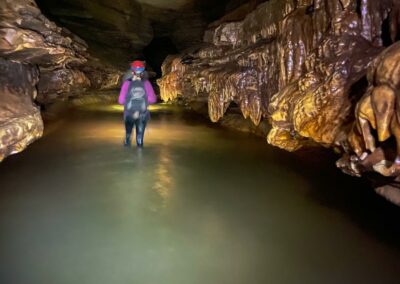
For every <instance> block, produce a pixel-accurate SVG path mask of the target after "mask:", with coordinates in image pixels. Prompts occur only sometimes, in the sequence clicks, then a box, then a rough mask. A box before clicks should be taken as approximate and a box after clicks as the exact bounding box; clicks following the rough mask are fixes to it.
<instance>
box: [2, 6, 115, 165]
mask: <svg viewBox="0 0 400 284" xmlns="http://www.w3.org/2000/svg"><path fill="white" fill-rule="evenodd" d="M86 49H87V45H86V43H85V42H84V41H83V40H81V39H80V38H78V37H76V36H75V35H73V34H72V33H70V32H69V31H68V30H65V29H63V28H60V27H58V26H56V25H55V24H54V23H53V22H51V21H49V20H48V19H47V18H46V17H45V16H43V15H42V13H41V12H40V10H39V9H38V7H37V5H36V3H35V2H34V1H33V0H2V1H0V76H1V77H0V81H1V82H0V161H1V160H2V159H3V158H4V157H6V156H8V155H10V154H13V153H16V152H19V151H21V150H23V149H24V148H25V147H26V146H27V145H29V144H30V143H31V142H33V141H34V140H36V139H38V138H39V137H41V135H42V132H43V122H42V118H41V115H40V111H39V109H38V107H37V106H36V105H35V103H34V100H36V101H38V102H41V103H45V102H48V101H49V100H51V99H56V98H57V97H58V95H59V94H64V93H72V92H74V91H79V92H82V90H84V89H85V88H88V87H90V86H91V85H92V83H91V81H90V79H93V81H94V85H95V86H96V87H99V88H103V87H108V86H109V87H112V86H116V85H117V84H118V79H119V77H120V75H119V74H118V72H117V71H115V70H111V69H110V68H109V69H107V68H103V69H101V68H99V67H98V66H97V65H98V64H97V65H96V64H95V63H93V64H92V62H93V61H94V59H91V60H90V61H91V62H90V64H88V58H89V55H88V54H87V52H86ZM85 72H87V74H86V73H85ZM105 72H107V75H105V74H104V73H105ZM98 78H102V79H103V82H102V83H99V82H98ZM37 89H38V90H39V93H38V92H37Z"/></svg>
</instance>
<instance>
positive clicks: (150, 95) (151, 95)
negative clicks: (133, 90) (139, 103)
mask: <svg viewBox="0 0 400 284" xmlns="http://www.w3.org/2000/svg"><path fill="white" fill-rule="evenodd" d="M144 89H145V90H146V94H147V101H148V102H149V104H155V103H156V102H157V96H156V93H155V92H154V89H153V86H152V85H151V83H150V81H147V80H146V81H145V82H144Z"/></svg>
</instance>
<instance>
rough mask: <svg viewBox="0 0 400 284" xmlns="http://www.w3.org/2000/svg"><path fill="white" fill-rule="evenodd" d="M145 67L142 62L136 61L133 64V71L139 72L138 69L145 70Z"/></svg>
mask: <svg viewBox="0 0 400 284" xmlns="http://www.w3.org/2000/svg"><path fill="white" fill-rule="evenodd" d="M144 68H145V66H144V63H143V62H142V61H140V60H135V61H133V62H132V63H131V69H132V70H137V69H139V70H140V69H143V70H144Z"/></svg>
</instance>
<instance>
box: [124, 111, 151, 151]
mask: <svg viewBox="0 0 400 284" xmlns="http://www.w3.org/2000/svg"><path fill="white" fill-rule="evenodd" d="M146 125H147V117H146V116H141V117H140V118H138V119H134V118H133V117H132V116H125V130H126V140H125V144H130V139H131V136H132V130H133V127H134V126H136V144H137V145H138V146H143V138H144V131H145V129H146Z"/></svg>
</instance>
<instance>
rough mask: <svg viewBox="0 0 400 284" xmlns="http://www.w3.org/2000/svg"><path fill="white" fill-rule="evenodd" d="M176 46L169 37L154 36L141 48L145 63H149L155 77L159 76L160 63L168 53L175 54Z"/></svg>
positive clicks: (176, 51)
mask: <svg viewBox="0 0 400 284" xmlns="http://www.w3.org/2000/svg"><path fill="white" fill-rule="evenodd" d="M178 52H179V51H178V48H177V47H176V46H175V45H174V43H173V42H172V40H171V38H170V37H167V36H165V37H155V38H153V40H152V41H151V43H150V44H149V45H148V46H146V47H145V48H144V50H143V54H144V57H145V60H146V63H147V64H148V65H150V67H151V68H152V69H153V71H154V72H156V74H157V75H156V77H157V78H160V77H161V75H162V74H161V65H162V64H163V62H164V60H165V58H166V57H167V56H168V55H172V54H177V53H178Z"/></svg>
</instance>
